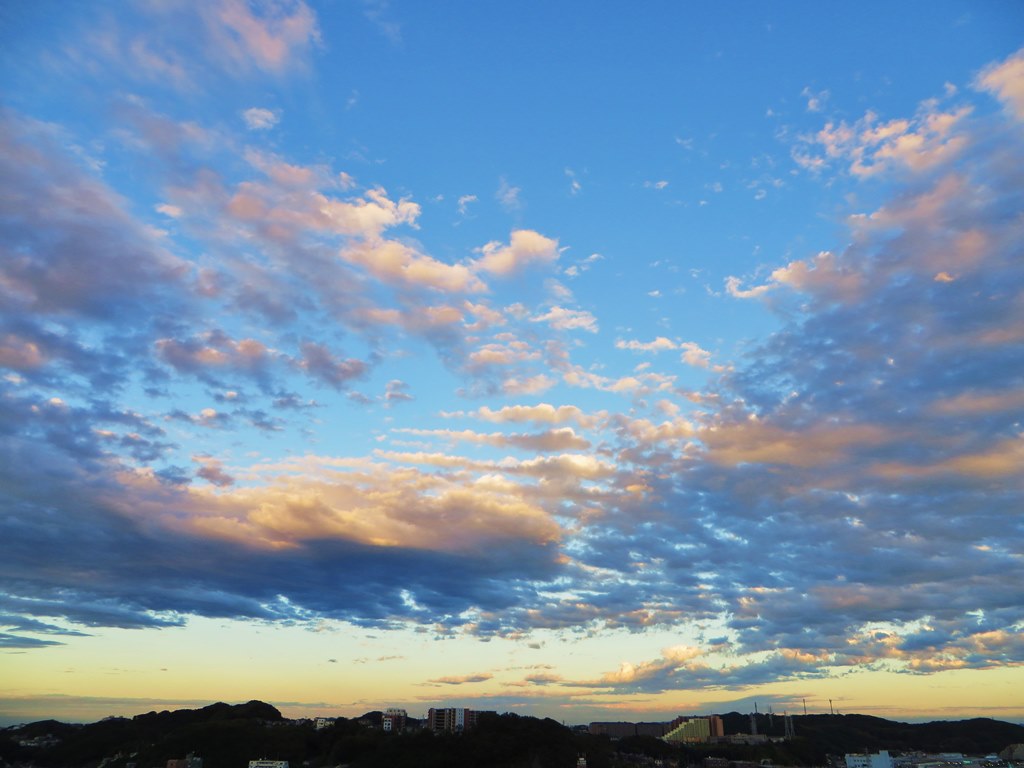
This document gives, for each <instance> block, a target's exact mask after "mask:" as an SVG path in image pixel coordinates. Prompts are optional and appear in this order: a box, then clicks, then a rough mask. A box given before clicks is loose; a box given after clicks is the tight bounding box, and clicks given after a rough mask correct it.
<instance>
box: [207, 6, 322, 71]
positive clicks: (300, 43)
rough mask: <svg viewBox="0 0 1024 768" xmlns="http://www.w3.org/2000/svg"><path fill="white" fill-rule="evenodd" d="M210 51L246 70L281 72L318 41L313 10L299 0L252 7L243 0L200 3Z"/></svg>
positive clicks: (300, 58)
mask: <svg viewBox="0 0 1024 768" xmlns="http://www.w3.org/2000/svg"><path fill="white" fill-rule="evenodd" d="M202 17H203V19H204V21H205V23H206V30H207V33H208V34H209V36H210V44H211V46H212V48H211V51H210V53H211V55H213V56H216V57H219V58H221V59H223V60H225V61H226V62H227V63H228V64H229V66H231V67H233V68H236V69H239V70H241V71H243V72H244V71H247V70H249V69H253V68H255V69H259V70H263V71H264V72H269V73H281V72H284V71H285V70H287V69H289V68H291V67H292V66H294V65H295V64H296V63H297V62H300V61H302V60H303V59H304V58H305V57H306V56H308V54H309V52H310V50H311V48H312V47H313V46H314V45H315V44H317V43H319V41H320V30H319V26H318V24H317V18H316V13H314V11H313V10H312V9H311V8H310V7H309V6H308V5H306V3H305V2H303V1H302V0H281V1H280V2H272V3H267V4H265V5H263V6H261V7H259V8H253V7H252V6H250V4H249V3H247V2H244V0H218V2H215V3H211V4H209V5H207V6H204V9H203V11H202Z"/></svg>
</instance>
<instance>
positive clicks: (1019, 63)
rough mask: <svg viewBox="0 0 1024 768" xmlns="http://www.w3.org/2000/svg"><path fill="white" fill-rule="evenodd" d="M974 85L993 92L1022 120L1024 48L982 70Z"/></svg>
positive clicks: (1023, 112)
mask: <svg viewBox="0 0 1024 768" xmlns="http://www.w3.org/2000/svg"><path fill="white" fill-rule="evenodd" d="M975 87H976V88H978V89H980V90H982V91H988V92H989V93H992V94H995V96H996V97H997V98H998V99H999V100H1000V101H1002V102H1003V104H1005V105H1006V106H1007V107H1008V108H1009V109H1010V111H1011V112H1012V113H1013V114H1014V115H1015V116H1016V118H1017V119H1018V120H1024V50H1022V51H1017V52H1016V53H1014V54H1012V55H1011V56H1008V57H1007V58H1006V59H1004V60H1003V61H1001V62H998V63H996V64H992V65H990V66H988V67H986V68H985V69H984V70H982V71H981V73H980V74H979V75H978V77H977V79H976V80H975Z"/></svg>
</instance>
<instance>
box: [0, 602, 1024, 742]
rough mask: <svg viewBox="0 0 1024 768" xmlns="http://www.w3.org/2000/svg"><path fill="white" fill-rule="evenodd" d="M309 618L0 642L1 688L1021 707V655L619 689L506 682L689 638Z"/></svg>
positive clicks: (611, 707) (684, 707) (626, 713)
mask: <svg viewBox="0 0 1024 768" xmlns="http://www.w3.org/2000/svg"><path fill="white" fill-rule="evenodd" d="M321 627H322V631H313V630H311V629H310V628H309V627H307V626H273V625H267V624H257V623H251V622H241V621H224V620H212V619H191V620H190V621H189V624H188V626H187V627H176V628H168V629H163V630H117V629H110V630H103V631H102V632H97V633H96V634H95V635H93V636H91V637H85V638H67V640H68V642H67V644H66V645H64V646H56V647H50V648H43V649H35V650H30V651H27V652H18V653H11V652H7V653H4V654H2V655H0V680H3V683H2V686H3V687H2V688H0V699H17V698H25V699H37V698H38V697H46V696H58V697H61V698H58V699H53V700H51V702H50V706H52V707H53V708H54V710H60V708H61V707H62V706H63V707H64V709H65V710H70V709H73V704H74V702H73V700H77V699H78V698H89V699H98V700H97V701H95V703H94V706H93V707H92V708H91V709H90V707H89V705H88V704H87V703H82V704H81V711H82V714H81V716H80V717H79V719H85V720H89V719H99V718H101V717H104V716H106V715H110V714H117V715H132V714H138V713H139V712H142V711H148V710H149V709H152V708H155V705H154V706H150V705H149V704H148V703H145V702H149V701H150V700H154V701H161V702H163V701H165V702H167V703H168V704H167V708H177V706H178V705H177V704H176V702H199V703H201V702H213V701H229V702H237V701H247V700H250V699H260V700H262V701H267V702H270V703H275V705H276V706H278V707H279V709H281V710H282V712H283V713H284V714H285V715H286V716H294V717H299V716H310V715H315V714H317V713H320V714H329V715H341V716H352V715H358V714H362V713H363V712H365V711H368V710H372V709H381V708H383V707H386V706H405V707H406V708H408V709H409V711H410V714H413V715H419V714H422V712H425V711H426V709H427V708H428V707H430V706H435V705H442V706H443V705H458V703H459V702H460V701H467V700H472V699H474V698H476V697H486V696H499V697H500V696H509V697H516V698H522V699H525V700H526V701H527V702H528V703H527V704H524V705H523V706H517V707H516V711H518V712H520V713H521V714H533V715H536V716H555V717H558V718H559V719H568V720H572V719H573V718H574V713H575V712H579V713H580V716H579V717H578V718H577V719H576V720H573V721H574V722H577V721H578V722H585V721H588V720H589V719H601V717H600V716H599V715H598V714H597V713H598V712H600V711H601V710H604V711H606V712H607V717H608V719H631V718H633V719H645V718H646V717H647V716H648V715H649V716H650V718H651V719H662V718H663V717H665V716H674V714H686V713H691V714H698V713H702V712H703V713H706V712H711V711H729V710H731V709H735V708H736V707H735V706H733V702H737V701H739V700H743V699H751V698H757V697H765V702H766V703H767V702H771V703H773V706H774V709H775V711H776V712H777V713H781V712H782V711H783V709H787V708H788V711H789V712H790V713H791V714H802V705H801V700H802V699H804V698H806V699H807V702H808V710H809V711H810V712H823V711H824V712H827V711H828V699H832V700H833V702H834V706H835V707H836V708H837V709H838V710H839V711H841V712H844V713H854V712H859V713H864V714H874V715H878V716H882V717H888V718H891V719H900V718H901V717H902V718H933V719H946V718H957V717H966V716H974V715H988V716H995V717H998V718H1000V719H1010V720H1012V719H1019V718H1021V717H1024V700H1022V697H1020V695H1019V693H1018V692H1019V691H1020V690H1024V667H1008V668H1001V669H992V670H955V671H948V672H941V673H936V674H933V675H927V676H925V675H909V674H896V673H888V672H877V671H853V672H850V673H846V674H838V675H836V676H833V677H828V678H824V679H813V680H802V681H790V682H779V683H769V684H764V685H760V686H749V687H741V688H733V689H723V688H716V689H711V688H709V689H695V690H675V691H666V692H660V693H642V694H623V693H608V692H606V689H601V688H588V687H583V686H571V685H570V686H560V685H544V686H540V685H530V684H527V685H525V686H524V685H516V683H520V684H521V683H522V682H523V681H524V680H525V678H526V677H527V676H528V675H530V674H531V673H536V672H546V673H548V674H552V675H557V676H559V677H560V678H562V679H564V680H566V681H595V680H598V679H600V678H601V676H602V675H606V674H608V673H611V672H615V671H616V670H618V669H619V667H620V665H621V664H623V663H624V662H628V663H633V664H639V663H643V662H645V661H650V660H652V659H657V658H659V657H660V655H661V654H662V651H663V649H664V648H667V647H671V646H674V645H681V644H691V643H688V642H687V638H685V637H684V636H682V635H681V634H680V633H679V632H648V633H640V634H631V633H628V632H624V631H623V632H608V633H602V634H598V635H592V636H584V635H582V634H575V633H572V632H561V633H557V632H535V633H533V634H532V635H531V637H530V638H529V639H528V640H524V639H518V640H510V639H501V638H494V639H491V640H490V641H489V642H484V641H481V640H479V639H476V638H473V637H467V636H456V637H454V638H438V637H437V636H436V635H435V634H433V633H431V632H416V631H415V630H413V629H403V630H392V631H386V630H374V629H366V628H360V627H353V626H351V625H347V624H343V623H333V622H324V623H323V624H322V625H321ZM690 640H691V642H692V638H691V639H690ZM531 644H534V645H539V647H531ZM331 659H334V661H333V662H332V661H331ZM733 663H734V662H733ZM466 675H491V677H490V678H489V679H486V680H483V681H480V682H474V683H467V684H456V685H450V684H445V683H438V682H434V683H431V682H430V681H437V680H439V679H441V678H458V677H462V676H466ZM63 697H67V698H66V699H64V698H63ZM769 697H771V698H770V699H769ZM103 699H110V700H112V701H111V702H110V703H109V704H106V703H104V702H103V701H102V700H103ZM121 699H124V700H127V701H125V702H120V701H119V700H121ZM780 699H783V700H785V699H788V700H789V702H790V704H789V705H788V706H787V705H786V704H784V703H780ZM62 700H63V704H62V703H61V702H62ZM132 700H139V701H141V702H143V703H142V704H140V703H138V702H136V703H133V701H132ZM197 705H198V704H197ZM26 706H28V704H26ZM34 706H40V705H39V702H36V704H35V705H34ZM42 706H43V707H44V708H45V706H46V705H45V704H43V705H42ZM180 706H192V704H189V703H185V704H181V705H180ZM161 708H162V707H161ZM33 711H40V712H41V711H42V710H35V709H34V710H33ZM0 714H2V713H0ZM50 716H53V717H57V718H58V719H60V718H61V716H62V713H61V711H54V712H47V713H42V714H40V717H39V718H36V719H41V718H42V717H50ZM65 717H67V715H65Z"/></svg>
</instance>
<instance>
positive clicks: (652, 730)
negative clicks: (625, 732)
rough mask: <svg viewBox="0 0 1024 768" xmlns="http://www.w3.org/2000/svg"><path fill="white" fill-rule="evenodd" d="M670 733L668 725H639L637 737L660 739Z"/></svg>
mask: <svg viewBox="0 0 1024 768" xmlns="http://www.w3.org/2000/svg"><path fill="white" fill-rule="evenodd" d="M667 732H668V724H667V723H637V724H636V735H637V736H653V737H654V738H656V739H660V738H661V737H662V736H664V735H665V734H666V733H667Z"/></svg>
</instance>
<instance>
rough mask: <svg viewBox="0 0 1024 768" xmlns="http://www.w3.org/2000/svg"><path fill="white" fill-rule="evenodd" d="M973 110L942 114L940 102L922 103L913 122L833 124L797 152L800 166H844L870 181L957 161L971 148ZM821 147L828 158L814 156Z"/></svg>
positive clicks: (872, 119) (873, 118) (869, 118)
mask: <svg viewBox="0 0 1024 768" xmlns="http://www.w3.org/2000/svg"><path fill="white" fill-rule="evenodd" d="M971 112H972V108H971V107H970V106H962V107H957V108H953V109H950V110H948V111H941V110H940V109H939V107H938V104H937V102H935V101H931V100H930V101H926V102H924V103H922V104H921V105H920V107H919V109H918V112H917V114H916V115H915V116H914V117H913V118H909V119H907V118H897V119H894V120H890V121H888V122H880V120H879V117H878V115H876V114H875V113H874V112H870V111H869V112H867V113H866V114H865V115H864V116H863V117H862V118H860V119H859V120H857V121H855V122H854V123H852V124H848V123H846V122H845V121H840V122H839V123H832V122H830V123H827V124H826V125H825V127H824V128H822V129H821V130H820V131H818V132H817V133H816V134H815V135H814V136H811V137H805V139H804V143H803V144H802V145H800V146H798V147H796V148H794V150H793V158H794V160H795V161H796V162H797V164H798V165H800V166H802V167H804V168H806V169H808V170H812V171H820V170H821V169H822V168H824V167H825V166H826V165H827V164H828V163H830V162H833V161H839V162H841V163H843V164H844V165H846V166H847V168H848V170H849V172H850V173H851V174H853V175H854V176H857V177H861V178H866V177H870V176H876V175H878V174H881V173H885V172H891V171H909V172H920V171H925V170H928V169H929V168H933V167H936V166H938V165H939V164H941V163H943V162H945V161H947V160H950V159H953V158H954V157H956V156H957V155H958V154H960V153H961V152H963V151H964V150H965V149H966V146H967V134H966V133H965V132H964V131H963V130H962V126H963V125H964V122H965V121H966V119H967V118H968V116H969V115H970V114H971ZM818 148H820V150H821V151H823V153H824V154H814V151H815V149H818Z"/></svg>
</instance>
